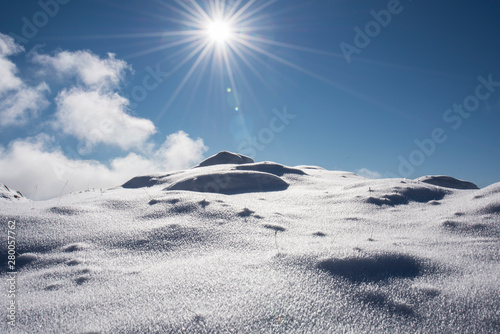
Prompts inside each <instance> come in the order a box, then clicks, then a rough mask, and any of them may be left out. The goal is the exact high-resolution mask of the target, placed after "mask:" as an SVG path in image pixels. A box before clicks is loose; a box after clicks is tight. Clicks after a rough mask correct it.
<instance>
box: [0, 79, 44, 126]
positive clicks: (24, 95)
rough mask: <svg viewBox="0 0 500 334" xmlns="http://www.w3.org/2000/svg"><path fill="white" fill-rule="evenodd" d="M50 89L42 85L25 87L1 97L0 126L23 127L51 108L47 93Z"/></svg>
mask: <svg viewBox="0 0 500 334" xmlns="http://www.w3.org/2000/svg"><path fill="white" fill-rule="evenodd" d="M48 90H49V87H48V86H47V85H46V84H45V83H42V84H40V85H38V87H27V86H23V87H21V88H20V89H18V90H16V91H13V92H11V93H8V94H5V96H4V97H0V117H1V118H0V126H3V127H5V126H21V125H24V124H26V123H28V121H29V119H30V118H34V117H36V116H37V115H38V112H39V111H40V110H43V109H45V108H47V107H48V106H49V102H48V101H47V99H46V98H45V92H46V91H48Z"/></svg>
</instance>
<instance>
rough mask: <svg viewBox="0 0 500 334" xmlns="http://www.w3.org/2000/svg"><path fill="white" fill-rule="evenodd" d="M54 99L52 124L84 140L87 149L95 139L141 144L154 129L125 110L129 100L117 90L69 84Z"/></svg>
mask: <svg viewBox="0 0 500 334" xmlns="http://www.w3.org/2000/svg"><path fill="white" fill-rule="evenodd" d="M56 103H57V111H56V114H55V117H56V122H55V125H56V127H57V128H60V129H62V131H63V132H65V133H67V134H70V135H73V136H75V137H76V138H78V139H80V140H83V141H85V143H86V144H87V145H86V148H87V149H89V148H91V147H92V146H94V145H96V144H98V143H104V144H107V145H113V146H117V147H120V148H122V149H124V150H126V149H130V148H141V147H142V146H143V145H144V144H145V142H146V140H147V139H148V138H149V137H150V136H151V135H152V134H154V133H155V132H156V129H155V126H154V124H153V122H151V121H150V120H147V119H143V118H137V117H133V116H130V115H129V114H127V110H126V109H127V106H128V103H129V101H128V100H127V99H125V98H124V97H121V96H120V95H118V94H117V93H102V92H99V91H85V90H82V89H81V88H73V89H71V90H63V91H62V92H61V93H59V95H58V97H57V98H56ZM81 153H83V152H81Z"/></svg>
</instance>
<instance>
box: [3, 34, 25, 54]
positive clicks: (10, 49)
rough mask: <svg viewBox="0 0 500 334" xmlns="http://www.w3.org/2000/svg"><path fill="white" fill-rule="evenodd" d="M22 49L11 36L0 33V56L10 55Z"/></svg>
mask: <svg viewBox="0 0 500 334" xmlns="http://www.w3.org/2000/svg"><path fill="white" fill-rule="evenodd" d="M23 51H24V48H23V47H22V46H21V45H18V44H16V42H15V41H14V39H13V38H12V37H10V36H7V35H4V34H2V33H0V57H7V56H11V55H14V54H16V53H20V52H23Z"/></svg>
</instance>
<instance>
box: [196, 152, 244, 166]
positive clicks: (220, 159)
mask: <svg viewBox="0 0 500 334" xmlns="http://www.w3.org/2000/svg"><path fill="white" fill-rule="evenodd" d="M251 163H254V161H253V159H252V158H250V157H247V156H244V155H241V154H237V153H231V152H227V151H222V152H219V153H217V154H216V155H213V156H211V157H210V158H208V159H206V160H204V161H202V162H200V163H199V164H198V165H197V166H195V167H194V168H197V167H206V166H214V165H227V164H238V165H240V164H251Z"/></svg>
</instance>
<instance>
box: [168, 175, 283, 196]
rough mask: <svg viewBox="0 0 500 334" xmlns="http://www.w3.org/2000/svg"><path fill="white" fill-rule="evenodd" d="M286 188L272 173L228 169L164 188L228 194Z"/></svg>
mask: <svg viewBox="0 0 500 334" xmlns="http://www.w3.org/2000/svg"><path fill="white" fill-rule="evenodd" d="M287 188H288V183H287V182H285V181H284V180H283V179H281V178H280V177H278V176H276V175H273V174H269V173H263V172H256V171H251V172H247V171H228V172H215V173H207V174H202V175H198V176H194V177H188V178H186V179H183V180H180V181H178V182H176V183H174V184H172V185H170V186H168V187H167V188H166V190H187V191H196V192H208V193H217V194H226V195H230V194H243V193H250V192H268V191H280V190H285V189H287Z"/></svg>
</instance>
